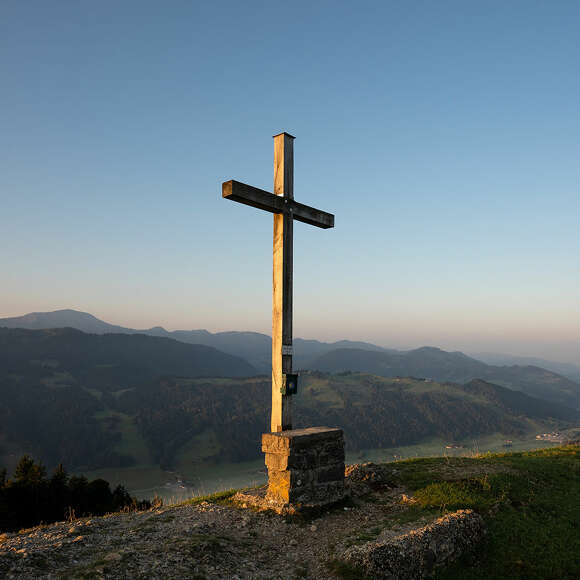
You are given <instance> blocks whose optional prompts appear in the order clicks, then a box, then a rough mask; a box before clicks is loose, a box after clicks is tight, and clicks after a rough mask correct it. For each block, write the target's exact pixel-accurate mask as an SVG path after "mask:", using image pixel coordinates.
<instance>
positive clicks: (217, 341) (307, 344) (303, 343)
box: [0, 309, 386, 373]
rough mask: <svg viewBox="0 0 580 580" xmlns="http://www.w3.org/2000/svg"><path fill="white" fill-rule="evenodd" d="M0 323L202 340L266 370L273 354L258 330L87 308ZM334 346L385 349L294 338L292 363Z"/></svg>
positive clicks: (304, 364)
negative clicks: (110, 317) (132, 323)
mask: <svg viewBox="0 0 580 580" xmlns="http://www.w3.org/2000/svg"><path fill="white" fill-rule="evenodd" d="M0 327H6V328H26V329H32V330H38V329H50V328H64V327H69V328H76V329H77V330H81V331H82V332H87V333H92V334H105V333H116V334H147V335H149V336H157V337H163V338H173V339H175V340H179V341H181V342H186V343H188V344H203V345H205V346H211V347H212V348H217V349H218V350H221V351H222V352H225V353H228V354H231V355H234V356H238V357H241V358H243V359H245V360H247V361H248V362H249V363H250V364H252V366H254V367H255V368H256V369H257V371H258V372H261V373H269V372H270V368H271V357H272V339H271V337H270V336H268V335H267V334H261V333H259V332H239V331H227V332H216V333H212V332H208V331H207V330H174V331H168V330H165V329H164V328H162V327H161V326H155V327H153V328H148V329H141V330H138V329H134V328H126V327H123V326H117V325H114V324H109V323H108V322H104V321H103V320H100V319H98V318H96V317H95V316H93V315H92V314H89V313H87V312H79V311H77V310H71V309H66V310H56V311H54V312H32V313H30V314H26V315H24V316H17V317H12V318H0ZM336 348H359V349H363V350H367V349H368V350H381V351H382V350H386V349H383V348H381V347H380V346H377V345H374V344H370V343H367V342H360V341H357V342H354V341H350V340H341V341H338V342H334V343H326V342H321V341H319V340H305V339H302V338H296V339H295V340H294V353H295V356H294V365H295V367H296V368H309V366H310V361H311V360H312V359H313V358H315V357H318V356H320V355H321V354H324V353H326V352H329V351H331V350H334V349H336Z"/></svg>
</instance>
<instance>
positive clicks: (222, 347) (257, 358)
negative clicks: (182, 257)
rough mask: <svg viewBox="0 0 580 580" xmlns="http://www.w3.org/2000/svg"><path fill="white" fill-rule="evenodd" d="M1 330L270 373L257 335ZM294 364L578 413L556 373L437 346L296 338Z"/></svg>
mask: <svg viewBox="0 0 580 580" xmlns="http://www.w3.org/2000/svg"><path fill="white" fill-rule="evenodd" d="M2 326H5V327H12V328H34V329H38V328H55V327H57V328H58V327H63V326H66V327H71V328H76V329H78V330H81V331H83V332H89V333H95V334H107V333H114V334H140V335H149V336H154V337H159V338H169V339H173V340H177V341H180V342H182V343H187V344H197V345H204V346H208V347H212V348H214V349H217V350H219V351H221V352H222V353H226V354H230V355H232V356H236V357H240V358H242V359H244V360H245V361H248V363H249V364H250V365H251V366H252V367H253V369H254V373H259V374H269V373H270V368H271V367H270V364H271V344H272V342H271V337H270V336H268V335H266V334H261V333H258V332H237V331H229V332H217V333H211V332H208V331H207V330H175V331H167V330H165V329H164V328H162V327H160V326H156V327H153V328H150V329H145V330H136V329H131V328H125V327H122V326H117V325H113V324H108V323H107V322H104V321H102V320H99V319H98V318H96V317H95V316H93V315H91V314H89V313H86V312H77V311H75V310H58V311H55V312H35V313H31V314H27V315H25V316H21V317H15V318H4V319H0V327H2ZM293 363H294V368H295V369H298V370H301V369H311V370H321V371H324V372H331V373H336V372H341V371H356V372H367V373H372V374H375V375H378V376H384V377H396V376H413V377H425V378H432V379H434V380H437V381H452V382H458V383H465V382H468V381H471V380H473V379H484V380H487V381H490V382H493V383H495V384H498V385H501V386H504V387H508V388H510V389H513V390H516V391H522V392H525V393H527V394H529V395H531V396H534V397H537V398H541V399H547V400H550V401H554V402H558V403H563V404H566V405H570V406H572V407H573V408H580V384H579V383H577V382H575V381H574V380H571V379H570V378H568V377H566V376H562V375H561V374H559V373H557V372H553V371H551V370H546V369H545V368H541V367H538V366H534V365H529V364H526V365H518V364H516V365H514V364H511V365H509V366H501V365H490V364H486V363H485V362H482V361H481V360H477V359H475V358H472V357H469V356H467V355H466V354H464V353H462V352H458V351H456V352H447V351H443V350H441V349H439V348H435V347H421V348H417V349H414V350H409V351H399V350H394V349H386V348H382V347H380V346H377V345H374V344H371V343H367V342H355V341H349V340H341V341H338V342H334V343H326V342H321V341H318V340H306V339H301V338H296V339H294V361H293ZM240 376H247V375H240Z"/></svg>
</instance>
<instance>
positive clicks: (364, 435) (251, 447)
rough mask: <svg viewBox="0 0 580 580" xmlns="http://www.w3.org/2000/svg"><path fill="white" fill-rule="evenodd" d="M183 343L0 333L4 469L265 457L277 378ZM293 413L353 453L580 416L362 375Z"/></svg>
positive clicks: (305, 396)
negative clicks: (336, 436) (213, 369)
mask: <svg viewBox="0 0 580 580" xmlns="http://www.w3.org/2000/svg"><path fill="white" fill-rule="evenodd" d="M8 338H10V340H8ZM18 344H20V347H18ZM177 344H178V347H177V348H179V349H181V348H183V349H186V350H185V351H184V352H185V353H186V354H187V356H186V357H185V358H188V356H189V355H191V357H192V359H191V360H189V361H187V360H186V361H182V360H181V359H179V360H177V359H174V358H173V356H174V355H173V354H170V353H167V352H166V356H165V358H162V359H160V358H159V357H161V354H159V353H155V352H153V351H154V350H156V349H158V348H161V350H162V352H163V351H164V349H165V347H167V349H169V350H170V349H173V348H175V344H174V341H169V340H167V339H154V338H151V337H146V336H136V337H135V336H125V335H106V336H95V335H86V334H83V333H80V332H77V331H71V330H62V331H60V330H59V331H24V330H13V331H7V330H2V331H0V353H1V354H0V369H1V372H0V466H1V465H2V464H3V463H4V465H7V461H8V459H7V458H8V457H9V456H12V457H14V456H17V455H21V454H23V453H30V454H32V455H33V456H34V457H36V458H39V459H41V460H42V461H44V462H45V463H46V464H47V466H48V467H52V466H54V465H56V464H58V463H59V462H63V463H65V464H66V465H68V466H69V467H70V469H72V470H76V471H80V470H87V469H91V468H97V467H122V466H130V465H152V464H158V465H160V466H162V467H163V468H174V467H176V466H178V465H179V464H180V462H183V461H185V462H189V464H190V465H191V463H192V462H195V461H240V460H244V459H253V458H258V457H259V456H260V443H259V442H260V436H261V433H263V432H264V431H266V430H268V420H269V413H270V397H271V384H270V380H269V378H268V377H253V378H245V379H244V378H239V379H232V378H200V377H199V375H202V374H206V373H207V371H208V368H209V367H208V366H203V365H209V364H210V362H211V361H212V360H213V359H212V357H218V356H221V354H220V353H218V354H216V352H215V351H213V350H212V349H206V348H203V347H201V350H199V348H200V347H198V348H192V346H191V345H186V344H179V343H177ZM23 345H26V349H25V352H21V351H22V349H23V348H24V347H23ZM129 345H131V346H129ZM175 356H177V355H175ZM219 360H222V361H223V360H229V361H230V362H231V363H232V366H231V367H230V372H232V374H233V373H234V372H235V373H237V374H242V372H243V371H246V372H248V371H249V370H251V369H250V367H249V366H248V365H245V364H243V361H242V364H240V361H239V359H238V360H236V359H234V360H233V361H232V360H231V359H223V358H220V359H219ZM195 361H199V365H198V366H195V364H194V363H195ZM172 364H174V366H173V367H172V366H171V365H172ZM188 365H189V366H188ZM171 368H173V372H168V370H169V369H171ZM188 372H190V373H195V374H196V375H198V376H197V378H195V377H187V376H186V375H187V374H188ZM222 374H223V373H222ZM162 375H164V376H162ZM176 375H179V376H176ZM294 416H295V426H296V427H300V426H310V425H328V426H340V427H342V428H344V430H345V435H346V440H347V445H348V448H349V449H350V450H357V449H364V448H376V447H390V446H397V445H405V444H410V443H416V442H419V441H421V440H423V439H425V438H429V437H441V438H444V439H447V440H456V439H461V438H467V437H478V436H481V435H484V434H492V433H503V434H505V436H506V437H510V436H516V435H520V434H524V433H528V432H529V431H530V429H534V430H535V432H538V431H540V430H543V431H545V430H547V429H548V428H549V429H550V430H552V428H553V426H554V421H556V422H567V421H571V422H574V421H577V419H578V413H577V412H575V411H574V410H570V409H567V408H565V407H562V406H560V405H557V404H549V403H546V402H545V401H539V400H537V399H534V398H531V397H527V396H526V395H524V394H523V393H517V392H515V391H510V390H508V389H504V388H502V387H498V386H495V385H491V384H489V383H485V382H482V381H477V382H472V383H470V384H467V385H457V384H451V383H437V382H429V381H425V380H419V379H397V378H382V377H378V376H372V375H368V374H358V373H344V374H342V375H326V374H321V373H304V374H303V376H302V377H301V379H300V389H299V394H298V396H297V397H296V399H295V412H294ZM546 421H549V423H545V422H546ZM544 424H545V426H544Z"/></svg>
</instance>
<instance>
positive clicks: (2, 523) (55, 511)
mask: <svg viewBox="0 0 580 580" xmlns="http://www.w3.org/2000/svg"><path fill="white" fill-rule="evenodd" d="M150 507H151V502H149V501H148V500H143V501H138V500H137V499H136V498H134V497H132V496H131V495H130V494H129V493H128V492H127V490H126V489H125V488H124V487H123V486H122V485H118V486H117V487H115V489H113V490H111V487H110V485H109V482H108V481H105V480H104V479H94V480H92V481H89V480H88V479H87V478H86V477H84V476H82V475H80V476H78V475H71V476H69V474H68V473H67V472H66V470H65V469H64V467H63V466H62V464H60V465H58V467H56V469H54V471H53V472H52V474H51V475H50V476H48V475H47V472H46V468H45V467H44V466H43V465H42V463H40V462H36V461H34V459H33V458H32V457H31V456H30V455H23V456H22V457H21V458H20V461H19V462H18V464H17V466H16V468H15V470H14V473H13V474H12V477H10V478H8V474H7V471H6V469H0V532H9V531H16V530H20V529H23V528H29V527H32V526H35V525H38V524H41V523H44V524H47V523H51V522H56V521H61V520H66V519H74V518H78V517H84V516H99V515H104V514H106V513H110V512H116V511H121V510H137V509H148V508H150Z"/></svg>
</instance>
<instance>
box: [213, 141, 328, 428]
mask: <svg viewBox="0 0 580 580" xmlns="http://www.w3.org/2000/svg"><path fill="white" fill-rule="evenodd" d="M222 197H225V198H226V199H231V200H232V201H238V202H240V203H244V204H246V205H251V206H252V207H257V208H258V209H263V210H265V211H269V212H271V213H273V214H274V250H273V276H272V421H271V430H272V432H276V431H286V430H288V429H292V405H291V398H290V397H291V395H289V394H286V393H285V392H283V391H284V389H283V385H284V380H285V377H286V376H287V375H288V374H291V373H292V354H293V349H292V237H293V226H294V220H298V221H300V222H304V223H306V224H310V225H312V226H316V227H319V228H325V229H326V228H332V227H334V216H333V215H332V214H330V213H326V212H324V211H320V210H318V209H315V208H313V207H309V206H307V205H303V204H301V203H298V202H296V201H294V137H292V135H289V134H288V133H280V134H279V135H274V193H273V194H272V193H270V192H269V191H264V190H263V189H258V188H257V187H252V186H251V185H246V184H245V183H240V182H239V181H226V182H225V183H223V184H222Z"/></svg>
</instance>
